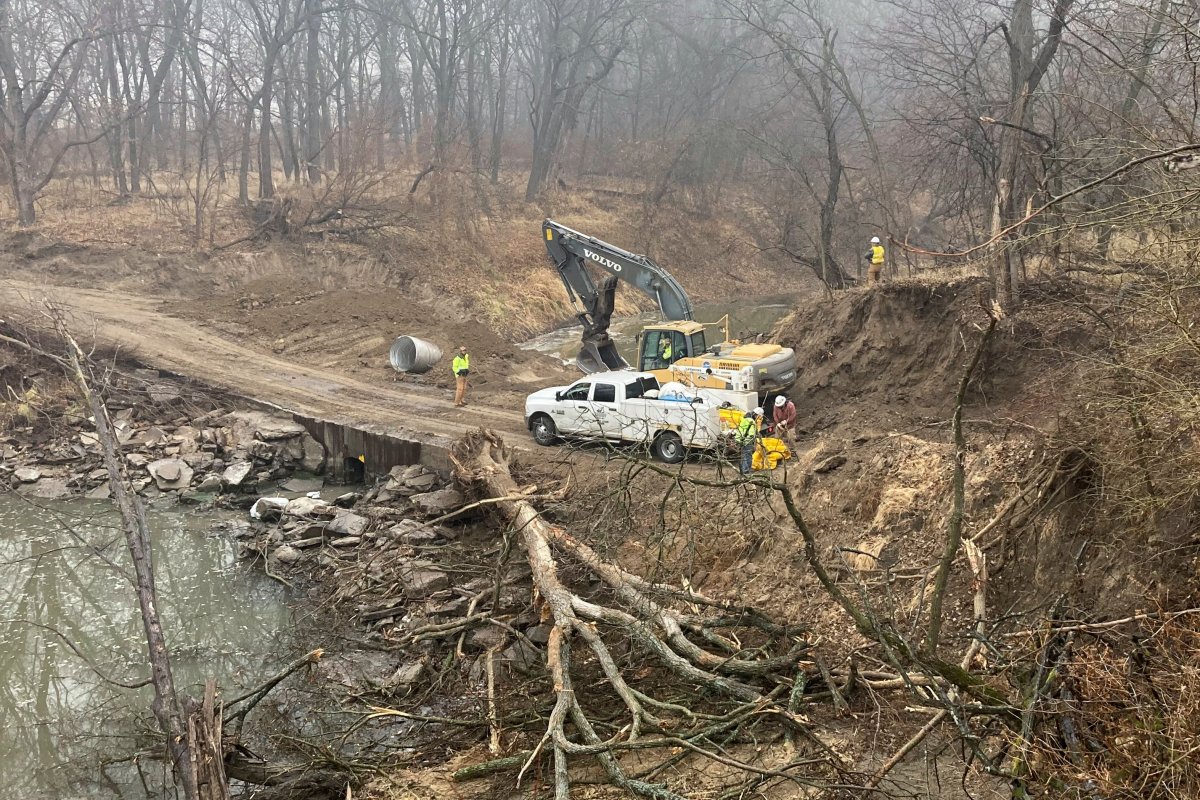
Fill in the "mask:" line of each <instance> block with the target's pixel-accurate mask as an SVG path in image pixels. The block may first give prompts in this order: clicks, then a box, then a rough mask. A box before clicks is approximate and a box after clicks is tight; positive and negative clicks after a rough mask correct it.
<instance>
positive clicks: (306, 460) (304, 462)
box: [300, 431, 325, 472]
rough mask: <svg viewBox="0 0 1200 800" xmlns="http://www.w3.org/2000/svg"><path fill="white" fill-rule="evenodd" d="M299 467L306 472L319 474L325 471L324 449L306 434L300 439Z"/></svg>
mask: <svg viewBox="0 0 1200 800" xmlns="http://www.w3.org/2000/svg"><path fill="white" fill-rule="evenodd" d="M300 451H301V457H300V467H301V468H302V469H305V470H307V471H308V472H321V471H322V470H323V469H325V448H324V447H323V446H322V445H321V443H320V442H318V441H317V440H316V439H314V438H313V437H312V436H310V435H309V434H308V432H307V431H305V433H304V434H303V435H301V437H300Z"/></svg>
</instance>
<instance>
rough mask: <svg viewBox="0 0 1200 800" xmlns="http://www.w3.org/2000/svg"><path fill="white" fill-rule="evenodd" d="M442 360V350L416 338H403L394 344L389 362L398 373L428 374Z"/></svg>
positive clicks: (431, 343) (389, 355)
mask: <svg viewBox="0 0 1200 800" xmlns="http://www.w3.org/2000/svg"><path fill="white" fill-rule="evenodd" d="M441 358H442V348H440V347H438V346H437V345H436V344H434V343H433V342H427V341H425V340H424V339H418V338H416V337H415V336H401V337H400V338H398V339H396V341H394V342H392V349H391V351H390V352H389V353H388V361H390V362H392V369H394V370H396V371H397V372H428V371H429V370H430V369H432V368H433V365H434V364H436V363H437V362H438V361H440V360H441Z"/></svg>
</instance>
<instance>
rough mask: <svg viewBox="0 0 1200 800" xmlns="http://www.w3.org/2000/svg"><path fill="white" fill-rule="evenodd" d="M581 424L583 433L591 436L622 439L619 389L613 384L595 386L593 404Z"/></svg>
mask: <svg viewBox="0 0 1200 800" xmlns="http://www.w3.org/2000/svg"><path fill="white" fill-rule="evenodd" d="M581 422H582V425H583V432H584V433H586V434H588V435H589V436H599V437H602V438H605V439H620V438H621V436H622V430H621V428H622V421H621V418H620V415H619V414H618V413H617V387H616V386H614V385H613V384H611V383H602V382H598V383H595V384H593V385H592V397H591V402H589V403H588V410H587V411H586V412H585V413H584V416H583V419H582V420H581Z"/></svg>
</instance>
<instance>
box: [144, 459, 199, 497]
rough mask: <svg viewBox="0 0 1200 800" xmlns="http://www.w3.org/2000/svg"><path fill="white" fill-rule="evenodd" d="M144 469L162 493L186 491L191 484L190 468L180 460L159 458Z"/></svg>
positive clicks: (191, 472)
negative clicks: (175, 490) (178, 490)
mask: <svg viewBox="0 0 1200 800" xmlns="http://www.w3.org/2000/svg"><path fill="white" fill-rule="evenodd" d="M146 469H147V470H148V471H149V472H150V477H152V478H154V483H155V484H157V486H158V488H159V489H161V490H162V491H164V492H165V491H167V490H169V489H186V488H187V486H188V484H190V483H191V482H192V475H193V474H194V473H193V471H192V468H191V467H189V466H188V464H187V462H186V461H184V460H183V459H181V458H160V459H159V460H158V461H152V462H151V463H150V465H149V466H147V467H146Z"/></svg>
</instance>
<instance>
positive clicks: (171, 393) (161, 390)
mask: <svg viewBox="0 0 1200 800" xmlns="http://www.w3.org/2000/svg"><path fill="white" fill-rule="evenodd" d="M146 391H148V392H149V393H150V399H151V400H153V401H154V402H155V403H170V402H173V401H175V400H178V399H179V395H180V392H179V387H178V386H176V385H175V384H173V383H165V382H163V383H152V384H150V385H149V386H147V387H146Z"/></svg>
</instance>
